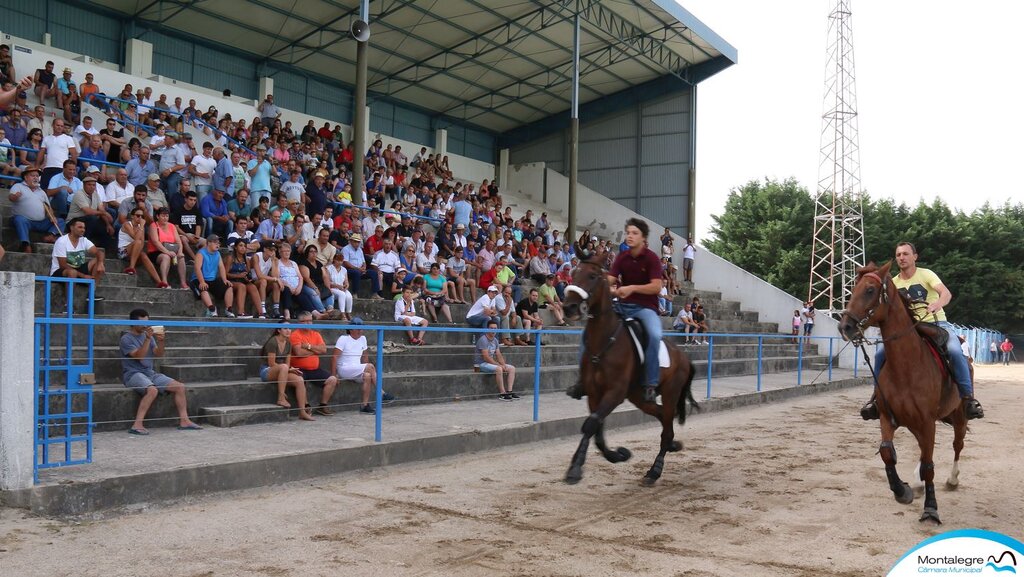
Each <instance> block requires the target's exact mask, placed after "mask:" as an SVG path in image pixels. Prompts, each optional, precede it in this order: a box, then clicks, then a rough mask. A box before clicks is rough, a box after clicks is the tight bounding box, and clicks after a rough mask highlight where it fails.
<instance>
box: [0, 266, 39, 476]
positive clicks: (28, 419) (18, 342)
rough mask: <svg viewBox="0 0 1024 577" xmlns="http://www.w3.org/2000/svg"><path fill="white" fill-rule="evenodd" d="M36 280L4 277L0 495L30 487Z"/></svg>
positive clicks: (0, 297)
mask: <svg viewBox="0 0 1024 577" xmlns="http://www.w3.org/2000/svg"><path fill="white" fill-rule="evenodd" d="M35 299H36V293H35V275H33V274H31V273H22V272H5V271H0V319H3V322H2V323H0V490H4V491H12V490H18V489H28V488H31V487H32V478H33V468H34V465H35V458H34V456H33V455H34V452H33V451H34V447H33V444H34V443H35V441H34V437H33V431H34V423H33V418H34V409H33V406H34V405H35V383H34V381H33V375H32V365H33V362H32V359H34V358H35V356H36V355H38V352H37V351H33V350H32V345H33V343H34V342H35V337H34V333H33V330H34V326H35V319H34V318H33V315H34V314H35V302H36V300H35Z"/></svg>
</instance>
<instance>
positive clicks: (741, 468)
mask: <svg viewBox="0 0 1024 577" xmlns="http://www.w3.org/2000/svg"><path fill="white" fill-rule="evenodd" d="M1022 377H1024V369H1021V368H1017V367H1011V368H1008V369H1007V368H1003V367H978V369H977V379H978V381H979V383H978V385H977V388H978V397H979V398H980V399H981V400H982V401H983V402H984V404H985V408H986V414H987V417H986V418H985V419H984V420H982V421H976V422H974V424H973V425H972V432H971V433H970V434H969V435H968V438H967V446H966V448H965V449H964V454H963V457H962V460H961V477H960V479H961V485H960V488H959V490H957V491H954V492H951V491H949V490H947V489H945V487H944V486H943V485H942V484H941V483H942V482H944V480H945V478H946V475H947V474H948V471H949V464H950V463H951V461H952V449H951V448H950V445H951V442H952V434H951V431H950V430H949V429H948V428H942V429H940V432H939V439H938V443H939V448H938V449H937V450H936V480H937V481H940V483H939V491H938V501H939V512H940V514H941V515H942V518H943V520H944V521H945V523H946V524H945V525H944V526H942V527H941V528H935V527H931V526H922V525H920V524H919V523H918V521H917V518H918V515H919V514H920V510H921V506H922V505H921V500H920V495H919V498H918V499H917V500H915V502H914V504H912V505H907V506H904V505H899V504H897V503H896V502H895V501H894V500H893V499H892V498H891V494H890V492H889V491H888V487H887V484H886V482H885V474H884V471H883V468H882V465H881V461H880V460H879V458H878V457H877V456H876V455H875V451H876V448H877V444H878V427H877V424H868V423H865V422H864V421H861V420H860V417H859V416H857V408H858V406H859V403H861V402H862V401H863V397H865V396H866V395H867V394H868V391H867V389H859V390H855V391H853V392H842V393H837V394H829V395H822V396H817V397H808V398H802V399H797V400H795V401H793V402H791V403H789V404H778V405H772V406H765V407H758V408H752V409H744V410H737V411H730V412H724V413H719V414H714V415H709V416H698V417H696V418H694V419H693V420H692V421H691V422H689V423H688V424H687V425H686V427H685V430H684V431H682V438H683V440H684V443H685V446H686V448H685V450H684V451H683V453H676V454H670V455H669V456H668V458H667V459H666V473H665V476H664V477H663V478H662V480H661V481H660V482H659V484H658V485H657V486H656V487H654V488H651V489H646V488H642V487H640V486H639V483H638V481H639V479H640V477H641V476H642V475H643V473H644V472H645V471H646V470H647V468H648V467H649V465H650V460H651V459H652V458H653V456H654V452H655V449H656V446H657V429H656V428H653V427H652V428H643V429H631V430H629V431H626V432H623V431H611V432H610V433H609V435H608V436H609V443H610V444H611V445H612V446H618V445H624V446H627V447H629V448H630V449H632V450H633V453H634V457H633V459H632V460H631V461H630V462H628V463H625V464H619V465H611V464H609V463H607V462H605V461H604V460H603V459H601V458H600V457H599V456H598V455H597V454H596V452H595V451H594V450H593V449H592V450H591V454H590V456H589V458H588V464H587V467H586V469H585V477H584V479H583V481H582V482H581V483H580V484H579V485H577V486H574V487H570V486H567V485H565V484H563V483H562V482H561V477H562V475H563V474H564V472H565V468H566V466H567V465H568V461H569V457H570V456H571V454H572V451H573V450H574V448H575V444H576V441H575V440H573V439H563V440H559V441H552V442H548V443H543V444H539V445H533V446H529V447H515V448H511V449H507V450H500V451H493V452H487V453H480V454H475V455H471V456H467V457H460V458H453V459H447V460H443V461H434V462H429V463H421V464H417V465H409V466H402V467H393V468H389V469H387V470H377V471H372V472H363V473H358V474H352V475H345V476H341V477H334V478H330V479H324V480H320V481H317V482H311V483H303V484H292V485H288V486H285V487H276V488H273V489H269V490H261V491H250V492H244V493H234V494H230V495H220V496H217V497H211V498H206V499H202V500H197V501H195V502H193V503H188V504H178V505H171V506H166V507H160V508H154V509H149V510H147V511H144V512H141V513H138V514H133V515H128V516H121V517H116V518H110V519H104V520H99V521H89V522H82V523H69V522H65V521H54V520H47V519H38V518H33V517H28V516H27V515H26V514H24V513H23V512H21V511H13V510H10V509H0V567H3V571H2V573H3V574H4V575H19V576H30V575H45V576H54V575H86V576H90V575H97V576H101V575H102V576H104V577H106V576H114V575H132V576H135V575H139V576H143V575H147V576H148V575H160V576H165V575H182V576H213V575H217V576H221V575H296V576H298V575H302V576H305V575H346V576H347V575H373V576H375V577H381V576H390V575H402V576H404V575H456V576H475V575H488V576H493V575H537V576H541V575H587V576H595V575H659V576H682V575H686V576H699V577H709V576H736V575H764V576H776V575H777V576H782V575H787V576H791V575H802V576H808V577H810V576H818V575H843V576H854V575H856V576H860V575H864V576H868V575H871V576H874V575H883V574H884V573H885V572H886V571H887V569H888V568H889V567H890V566H891V565H892V563H894V562H895V561H896V560H897V559H898V558H899V556H900V555H902V554H903V552H904V551H906V550H907V549H908V548H910V547H911V546H912V545H914V544H915V543H917V542H918V541H920V540H922V539H924V538H925V537H927V536H929V535H932V534H936V533H938V532H941V531H944V530H952V529H958V528H965V527H979V528H984V529H990V530H994V531H1000V532H1003V533H1006V534H1008V535H1010V536H1012V537H1014V538H1017V539H1021V538H1022V537H1024V534H1022V533H1021V529H1020V527H1021V520H1022V519H1024V499H1022V495H1024V462H1022V460H1021V458H1020V456H1021V451H1020V447H1021V445H1022V441H1024V415H1022V413H1021V411H1020V407H1019V403H1020V398H1021V392H1022V390H1024V378H1022ZM677 429H678V427H677ZM896 446H897V449H898V450H899V456H900V459H901V461H900V465H899V469H900V474H901V475H902V476H903V477H904V480H909V478H910V477H911V476H912V474H913V468H914V466H915V464H916V459H917V449H916V443H914V441H913V438H912V437H911V436H910V435H909V434H908V433H907V432H906V431H901V432H900V433H899V434H898V435H897V438H896Z"/></svg>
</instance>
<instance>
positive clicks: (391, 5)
mask: <svg viewBox="0 0 1024 577" xmlns="http://www.w3.org/2000/svg"><path fill="white" fill-rule="evenodd" d="M93 3H94V4H98V5H101V6H104V7H107V8H110V9H112V10H114V11H117V12H120V13H123V14H127V15H130V16H131V17H132V18H134V19H135V20H137V21H139V22H140V23H142V24H143V25H145V24H147V23H148V24H152V25H157V26H160V27H164V28H170V29H173V30H179V31H182V32H185V33H188V34H190V35H193V36H198V37H202V38H206V39H208V40H210V41H212V42H216V43H219V44H223V45H226V46H231V47H234V48H237V49H239V50H242V51H244V52H248V53H251V54H254V55H257V56H260V57H263V58H265V59H267V60H268V61H273V62H276V63H283V64H286V65H292V66H295V67H296V68H298V69H300V70H305V71H309V72H314V73H316V74H318V75H321V76H326V77H330V78H334V79H337V80H339V81H341V82H344V83H346V84H349V85H351V84H354V83H355V52H356V50H355V41H354V40H353V39H352V38H351V37H350V36H349V34H348V30H349V27H350V26H351V23H352V21H353V20H355V19H356V18H358V16H359V0H230V1H229V0H217V1H206V0H93ZM577 12H578V13H579V14H580V22H581V24H580V28H581V33H580V54H581V60H580V101H581V103H587V102H593V101H598V100H600V99H602V98H605V97H607V96H610V95H613V94H615V93H619V92H622V91H625V90H627V89H630V88H633V87H636V86H638V85H641V84H644V83H650V82H651V81H656V80H659V79H662V80H668V81H669V82H673V81H675V80H676V79H678V81H679V82H680V83H681V84H680V86H681V87H682V86H686V85H688V84H696V83H697V82H699V81H701V80H703V79H705V78H707V77H709V76H711V75H712V74H715V73H716V72H718V71H720V70H722V69H724V68H726V67H728V66H730V65H732V64H734V63H735V62H736V59H737V55H736V49H735V48H733V47H732V46H731V45H729V43H728V42H726V41H725V40H723V39H722V38H720V37H719V36H718V35H717V34H715V33H714V32H713V31H712V30H711V29H710V28H708V27H707V26H706V25H704V24H703V23H702V22H700V21H699V20H698V19H697V18H695V17H694V16H693V15H692V14H690V13H689V12H687V11H686V10H685V9H683V8H682V7H681V6H680V5H678V4H677V3H676V2H675V0H603V1H602V0H562V1H559V0H378V1H372V2H371V3H370V30H371V37H370V44H369V48H370V49H369V60H368V62H369V76H368V87H367V90H368V93H369V94H370V95H371V98H372V96H373V95H380V96H386V97H389V98H393V99H396V100H400V101H403V102H407V103H410V104H412V105H415V106H417V107H419V108H421V109H425V110H429V111H431V112H433V113H435V114H439V115H443V116H447V117H449V118H455V119H459V120H464V121H466V122H469V123H471V124H475V125H478V126H481V127H483V128H486V129H489V130H492V131H494V132H499V133H500V132H504V131H507V130H510V129H514V128H517V127H521V126H524V125H527V124H531V123H532V124H536V123H537V122H538V121H542V120H543V119H545V118H548V117H550V116H552V115H554V114H559V113H562V112H564V111H566V110H568V109H569V107H570V104H571V97H572V44H573V18H574V15H575V14H576V13H577Z"/></svg>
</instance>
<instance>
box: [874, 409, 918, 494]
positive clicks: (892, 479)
mask: <svg viewBox="0 0 1024 577" xmlns="http://www.w3.org/2000/svg"><path fill="white" fill-rule="evenodd" d="M879 421H881V424H882V443H881V444H880V445H879V446H878V454H879V455H881V457H882V462H883V463H885V476H886V477H887V478H888V479H889V488H890V489H892V494H893V496H895V497H896V501H898V502H900V503H903V504H904V505H907V504H910V503H913V502H914V490H913V489H911V488H910V485H908V484H906V483H904V482H903V481H902V480H901V479H900V476H899V474H898V473H897V472H896V447H895V446H894V445H893V444H892V438H893V436H894V435H895V433H896V429H895V428H894V427H893V426H892V425H891V424H890V423H889V418H888V414H886V413H883V414H882V418H881V419H879Z"/></svg>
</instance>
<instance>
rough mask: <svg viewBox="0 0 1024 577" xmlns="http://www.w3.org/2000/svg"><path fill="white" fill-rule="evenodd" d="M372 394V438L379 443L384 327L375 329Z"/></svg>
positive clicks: (382, 425) (382, 418)
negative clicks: (375, 359) (374, 368)
mask: <svg viewBox="0 0 1024 577" xmlns="http://www.w3.org/2000/svg"><path fill="white" fill-rule="evenodd" d="M332 370H333V369H332ZM373 394H374V395H375V397H376V400H375V401H374V407H376V408H375V409H374V411H375V414H374V419H373V420H374V425H373V440H374V441H376V442H378V443H379V442H380V441H381V438H382V437H383V434H382V431H381V430H382V429H383V428H384V417H383V416H382V415H381V413H382V412H383V409H382V408H381V407H383V406H384V329H377V390H376V391H375V392H374V393H373Z"/></svg>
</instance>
